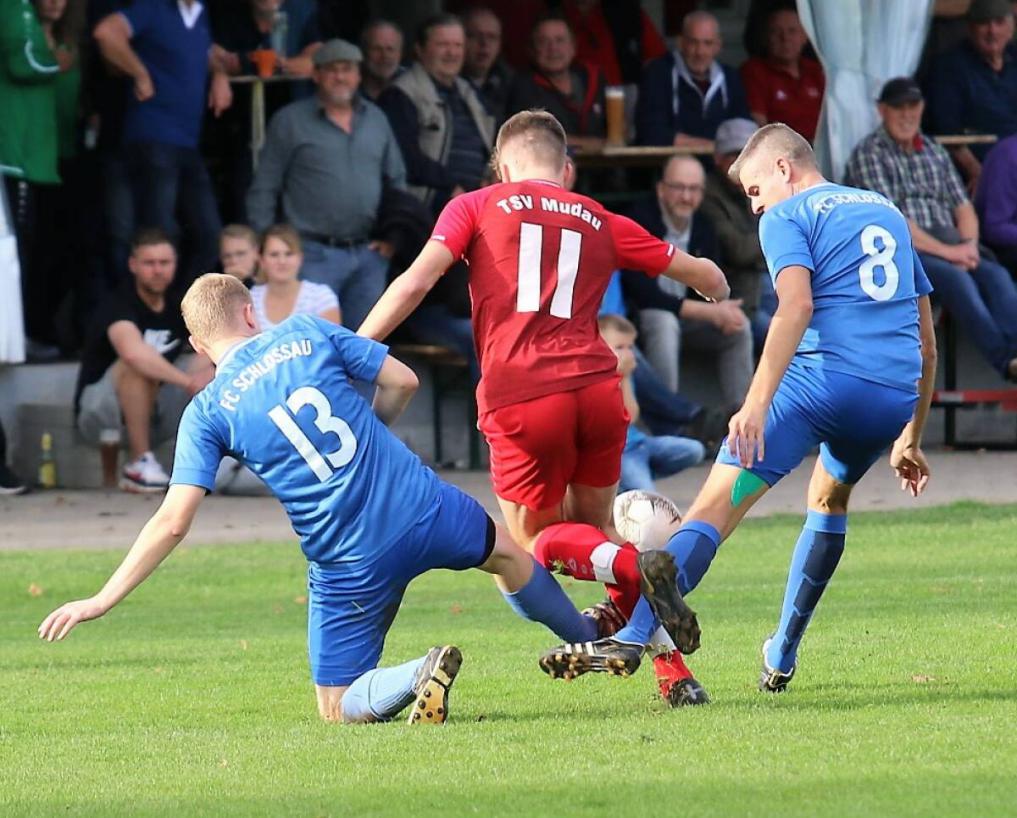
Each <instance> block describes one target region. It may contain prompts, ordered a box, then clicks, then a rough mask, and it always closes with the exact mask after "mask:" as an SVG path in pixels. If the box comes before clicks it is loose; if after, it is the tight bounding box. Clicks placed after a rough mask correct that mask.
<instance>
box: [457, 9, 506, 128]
mask: <svg viewBox="0 0 1017 818" xmlns="http://www.w3.org/2000/svg"><path fill="white" fill-rule="evenodd" d="M463 27H464V29H465V30H466V54H465V58H464V60H463V77H465V78H466V79H467V80H468V81H469V83H470V85H472V86H473V88H474V90H475V91H476V92H477V93H478V94H479V95H480V101H481V102H483V103H484V107H486V108H487V112H488V113H489V114H490V115H491V116H493V117H494V122H495V125H496V126H497V125H499V124H500V123H501V122H502V121H503V120H504V119H505V100H506V97H507V96H508V90H509V86H510V85H511V83H512V78H513V76H514V75H515V72H514V71H513V70H512V69H511V68H509V67H508V65H507V64H506V63H505V61H504V60H503V59H502V58H501V20H499V19H498V16H497V15H496V14H495V13H494V12H493V11H491V10H490V9H489V8H485V7H483V6H478V7H476V8H473V9H470V10H469V11H468V12H466V14H464V15H463Z"/></svg>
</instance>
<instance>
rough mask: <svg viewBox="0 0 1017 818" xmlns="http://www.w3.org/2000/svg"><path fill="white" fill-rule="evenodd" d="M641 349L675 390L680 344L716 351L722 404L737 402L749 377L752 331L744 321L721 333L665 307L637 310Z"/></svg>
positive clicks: (742, 396) (670, 387) (740, 401)
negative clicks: (731, 329)
mask: <svg viewBox="0 0 1017 818" xmlns="http://www.w3.org/2000/svg"><path fill="white" fill-rule="evenodd" d="M639 325H640V330H641V333H642V339H643V350H644V351H645V352H646V357H647V359H649V361H650V365H651V366H652V367H653V368H654V369H655V370H656V371H657V374H658V375H660V377H661V380H663V381H664V384H665V385H666V386H667V388H668V389H670V390H671V391H672V392H677V391H678V386H679V378H678V369H679V363H680V359H681V353H682V345H683V344H685V345H686V346H688V347H689V348H691V349H696V350H705V351H707V352H714V353H716V354H717V376H718V379H719V381H720V392H721V399H722V400H723V401H724V404H725V405H726V406H735V405H740V404H741V403H742V401H743V400H744V399H745V393H746V392H748V391H749V383H750V382H751V381H752V331H751V329H750V328H749V324H748V322H746V323H745V326H744V327H742V329H741V330H740V331H738V332H736V333H733V334H731V335H725V334H724V333H723V332H721V331H720V330H719V329H717V327H715V326H714V325H713V324H710V323H707V322H706V321H693V320H688V319H679V318H678V316H677V315H675V314H674V313H673V312H668V311H667V310H652V309H651V310H640V311H639Z"/></svg>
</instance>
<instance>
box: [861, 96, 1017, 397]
mask: <svg viewBox="0 0 1017 818" xmlns="http://www.w3.org/2000/svg"><path fill="white" fill-rule="evenodd" d="M878 107H879V116H880V118H881V119H882V120H883V124H882V125H881V126H880V127H879V128H877V129H876V130H875V131H873V132H872V133H871V134H869V135H868V136H867V137H865V139H863V140H862V141H861V142H860V143H858V145H857V146H856V147H855V149H854V151H853V152H852V154H851V158H850V159H849V160H848V164H847V169H846V181H847V183H848V184H851V185H856V186H858V187H864V188H869V189H870V190H874V191H877V192H878V193H882V194H883V195H884V196H886V197H887V198H888V199H891V200H892V201H893V203H894V204H895V205H897V207H898V208H900V210H901V212H902V213H903V214H904V216H905V217H906V218H907V220H908V226H909V227H910V229H911V241H912V243H913V244H914V248H915V250H916V251H917V252H918V257H919V258H920V259H921V261H922V265H923V266H924V267H925V272H926V274H927V275H928V277H929V280H930V281H931V282H932V286H933V288H934V292H933V297H934V298H938V300H939V301H940V303H942V304H943V306H944V307H946V308H947V309H948V310H949V311H950V314H951V316H952V317H953V318H954V319H955V320H956V322H957V324H958V326H960V327H961V329H962V330H963V331H964V332H965V333H967V334H968V335H969V336H970V337H971V339H972V340H973V341H974V343H975V346H977V347H978V349H979V351H980V352H981V353H982V355H983V356H984V357H985V359H986V360H988V361H989V363H990V364H992V367H993V368H994V369H995V370H996V371H997V372H999V373H1000V374H1001V375H1003V376H1004V377H1009V378H1011V379H1017V321H1015V320H1014V316H1017V285H1015V284H1014V282H1013V280H1012V279H1011V278H1010V275H1009V274H1008V273H1007V271H1006V270H1005V269H1003V267H1001V266H1000V265H999V264H996V263H995V262H994V261H990V260H989V259H987V258H985V257H983V255H982V251H981V249H980V248H979V245H978V216H977V215H976V214H975V208H974V206H973V205H972V204H971V202H970V201H969V200H968V198H967V196H965V195H964V185H963V184H962V182H961V178H960V175H959V174H958V173H957V170H956V169H955V168H954V166H953V163H952V162H951V161H950V157H949V156H948V155H947V153H946V151H945V150H944V149H943V148H942V147H941V146H940V145H938V144H936V142H935V141H933V140H931V139H928V138H927V137H926V136H925V135H924V134H922V132H921V130H920V128H919V125H920V123H921V119H922V108H923V107H924V102H923V100H922V92H921V89H920V88H919V87H918V84H917V83H916V82H915V81H914V80H911V79H909V78H907V77H900V78H897V79H893V80H890V81H889V82H888V83H886V85H884V86H883V90H882V92H881V93H880V95H879V106H878ZM886 251H887V248H883V250H882V251H876V252H875V254H874V255H875V257H876V258H879V257H880V256H885V255H886Z"/></svg>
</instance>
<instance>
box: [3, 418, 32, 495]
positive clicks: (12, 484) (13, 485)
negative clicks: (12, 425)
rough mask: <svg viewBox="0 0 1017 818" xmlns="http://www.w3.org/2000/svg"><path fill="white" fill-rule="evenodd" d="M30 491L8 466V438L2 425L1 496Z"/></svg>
mask: <svg viewBox="0 0 1017 818" xmlns="http://www.w3.org/2000/svg"><path fill="white" fill-rule="evenodd" d="M26 491H28V486H26V485H25V481H24V480H22V479H21V478H19V477H18V476H17V475H16V474H15V473H14V472H13V471H11V468H10V466H8V465H7V436H6V435H5V434H4V425H3V423H0V495H11V494H24V493H25V492H26Z"/></svg>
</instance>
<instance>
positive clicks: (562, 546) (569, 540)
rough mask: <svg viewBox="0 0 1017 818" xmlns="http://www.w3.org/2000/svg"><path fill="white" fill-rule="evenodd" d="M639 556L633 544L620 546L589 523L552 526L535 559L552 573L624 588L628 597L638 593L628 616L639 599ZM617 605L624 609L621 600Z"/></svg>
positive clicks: (544, 534)
mask: <svg viewBox="0 0 1017 818" xmlns="http://www.w3.org/2000/svg"><path fill="white" fill-rule="evenodd" d="M638 553H639V552H638V551H636V549H635V547H634V546H633V545H632V544H631V543H625V545H617V544H615V543H613V542H611V540H610V539H608V537H607V535H606V534H604V532H603V531H601V530H600V529H599V528H595V527H594V526H592V525H587V524H586V523H555V524H554V525H549V526H548V527H547V528H545V529H544V530H543V531H541V532H540V534H539V535H538V536H537V541H536V543H534V546H533V556H534V557H535V558H536V560H537V562H539V563H540V564H541V565H543V566H544V567H545V568H547V570H548V571H559V572H561V573H563V574H566V575H568V576H570V577H575V578H576V579H582V580H588V581H590V582H603V583H605V584H607V585H616V586H620V589H621V591H622V592H623V593H624V594H625V595H628V594H634V596H633V597H632V602H631V604H630V605H628V609H627V610H626V609H625V608H622V610H623V612H624V613H626V615H628V614H630V613H631V612H632V607H634V606H635V604H636V601H638V599H639V568H638V566H637V565H636V556H637V555H638ZM612 599H614V595H613V594H612ZM615 603H616V604H618V605H619V607H621V604H620V603H619V602H618V600H615Z"/></svg>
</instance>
